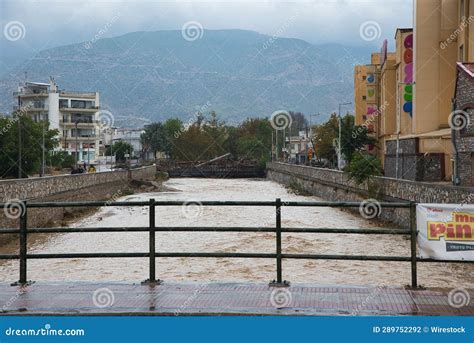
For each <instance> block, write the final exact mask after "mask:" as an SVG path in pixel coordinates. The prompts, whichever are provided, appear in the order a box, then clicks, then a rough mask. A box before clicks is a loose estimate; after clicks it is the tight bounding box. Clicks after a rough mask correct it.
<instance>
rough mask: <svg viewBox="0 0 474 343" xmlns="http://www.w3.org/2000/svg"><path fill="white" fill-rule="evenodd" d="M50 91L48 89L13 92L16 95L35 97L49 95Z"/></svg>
mask: <svg viewBox="0 0 474 343" xmlns="http://www.w3.org/2000/svg"><path fill="white" fill-rule="evenodd" d="M48 94H49V92H48V91H47V90H41V91H35V92H31V91H21V92H13V96H14V97H18V96H19V97H20V98H34V97H46V96H48Z"/></svg>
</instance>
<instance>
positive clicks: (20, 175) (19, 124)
mask: <svg viewBox="0 0 474 343" xmlns="http://www.w3.org/2000/svg"><path fill="white" fill-rule="evenodd" d="M17 116H18V178H19V179H21V178H22V176H23V175H22V172H21V169H22V167H21V99H20V95H18V112H17Z"/></svg>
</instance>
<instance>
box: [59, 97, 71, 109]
mask: <svg viewBox="0 0 474 343" xmlns="http://www.w3.org/2000/svg"><path fill="white" fill-rule="evenodd" d="M68 107H69V105H68V102H67V99H60V100H59V108H68Z"/></svg>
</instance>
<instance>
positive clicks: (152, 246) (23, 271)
mask: <svg viewBox="0 0 474 343" xmlns="http://www.w3.org/2000/svg"><path fill="white" fill-rule="evenodd" d="M189 203H190V202H189V201H155V200H154V199H150V200H149V201H129V202H123V201H116V202H110V201H87V202H43V203H32V202H27V201H21V202H19V203H18V204H17V206H16V207H17V208H19V209H20V211H21V213H20V216H19V228H18V229H3V230H0V234H19V253H18V254H0V260H1V259H3V260H5V259H18V260H19V262H20V268H19V269H20V277H19V281H18V282H16V283H15V284H21V285H23V284H27V283H28V278H27V262H28V260H30V259H58V258H135V257H137V258H138V257H140V258H148V259H149V275H148V276H149V277H148V280H146V282H148V283H152V284H158V283H160V282H161V281H160V280H158V279H156V269H155V268H156V259H157V258H160V257H193V258H265V259H275V265H276V279H275V280H273V281H272V282H270V285H272V286H286V285H289V282H287V281H286V280H283V266H282V261H283V259H310V260H316V259H317V260H357V261H394V262H410V263H411V286H412V287H413V288H416V287H417V262H446V263H452V262H456V263H468V262H470V261H465V260H460V261H452V260H438V259H436V260H435V259H421V258H418V257H417V255H416V248H417V245H416V236H417V229H416V204H415V203H413V202H390V203H387V202H383V203H380V208H381V209H382V208H392V209H396V208H406V209H409V211H410V227H409V228H407V229H386V228H367V229H358V228H283V227H282V224H281V212H282V209H283V208H284V207H334V208H356V207H359V206H361V203H359V202H298V201H290V202H282V201H281V199H276V201H195V202H193V203H196V204H199V206H250V207H252V206H265V207H274V208H275V226H274V227H181V226H176V227H169V226H161V227H160V226H156V213H155V209H156V208H157V207H163V206H185V205H187V204H189ZM8 205H9V204H0V206H1V207H3V208H5V206H8ZM101 206H126V207H128V206H140V207H143V206H147V207H148V208H149V225H148V226H146V227H89V228H84V227H80V228H77V227H60V228H28V224H27V222H28V209H30V208H61V207H62V208H65V207H101ZM315 220H316V218H315ZM72 232H76V233H78V232H80V233H89V232H148V233H149V250H148V252H134V253H132V252H127V253H107V252H100V253H98V252H97V253H62V254H59V253H35V254H30V253H28V245H27V243H28V236H29V235H31V234H37V233H44V234H47V233H72ZM157 232H270V233H275V252H274V253H224V252H161V253H160V252H157V251H156V233H157ZM283 233H315V234H316V233H333V234H369V235H410V256H375V255H328V254H325V255H324V254H306V253H305V254H294V253H285V252H283V251H282V234H283Z"/></svg>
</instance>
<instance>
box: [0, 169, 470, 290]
mask: <svg viewBox="0 0 474 343" xmlns="http://www.w3.org/2000/svg"><path fill="white" fill-rule="evenodd" d="M165 185H166V186H168V187H170V188H172V189H174V190H172V191H165V192H160V193H143V194H134V195H130V196H125V197H122V198H120V199H117V200H121V201H133V200H148V199H150V198H155V199H156V200H157V201H160V200H182V201H190V200H200V201H205V200H252V201H269V200H275V199H276V198H281V199H282V201H321V200H322V199H319V198H317V197H313V196H311V197H309V196H300V195H295V194H293V193H291V192H290V191H288V190H287V189H286V188H285V187H283V186H282V185H279V184H277V183H275V182H272V181H268V180H264V179H233V180H231V179H191V178H189V179H186V178H183V179H171V180H168V181H167V182H166V183H165ZM148 222H149V219H148V208H146V207H142V208H141V207H111V206H108V207H103V208H101V209H100V210H98V211H97V212H96V213H94V214H91V215H89V216H88V217H86V218H83V219H80V220H78V221H77V222H76V223H74V224H72V225H71V226H74V227H100V226H103V227H112V226H148ZM156 225H157V226H240V227H250V226H252V227H274V225H275V209H274V208H273V207H234V206H226V207H206V206H204V207H198V206H192V207H189V208H185V209H183V207H182V206H167V207H157V208H156ZM282 226H283V227H327V228H371V227H380V223H376V222H370V221H367V220H365V219H363V218H362V217H361V216H360V215H358V214H357V213H350V212H347V211H343V210H339V209H335V208H325V207H317V208H315V207H312V208H304V207H297V208H295V207H293V208H291V207H284V208H283V209H282ZM282 244H283V252H284V253H308V254H348V255H349V254H354V255H396V256H409V255H410V241H409V237H407V236H400V235H354V234H352V235H350V234H321V233H283V236H282ZM0 250H1V252H2V253H7V254H10V253H16V252H17V251H18V242H17V241H14V242H11V243H10V244H8V245H6V246H3V247H1V248H0ZM147 251H148V233H145V232H112V233H55V234H34V235H30V236H29V244H28V252H29V253H74V252H76V253H85V252H147ZM156 251H157V252H247V253H274V252H275V234H274V233H244V232H235V233H234V232H233V233H222V232H157V233H156ZM18 265H19V262H18V260H14V261H13V260H7V261H2V262H0V281H4V282H12V281H16V280H18ZM275 269H276V267H275V260H274V259H254V258H251V259H243V258H157V260H156V275H157V278H160V279H163V280H166V281H204V282H205V281H213V282H226V281H231V282H236V281H238V282H241V281H242V282H268V281H270V280H273V279H275V277H276V275H275ZM410 275H411V271H410V263H409V262H378V261H377V262H375V261H336V260H300V259H298V260H283V278H284V279H286V280H289V281H291V282H293V283H313V284H320V285H379V286H381V285H385V286H404V285H407V284H409V283H410ZM147 278H148V259H147V258H89V259H87V258H86V259H35V260H28V279H30V280H36V281H126V282H136V283H138V282H140V281H143V280H145V279H147ZM418 283H419V284H420V285H423V286H427V287H467V288H473V287H474V266H473V265H470V264H469V265H468V264H464V265H463V264H453V263H452V264H445V263H418Z"/></svg>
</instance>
